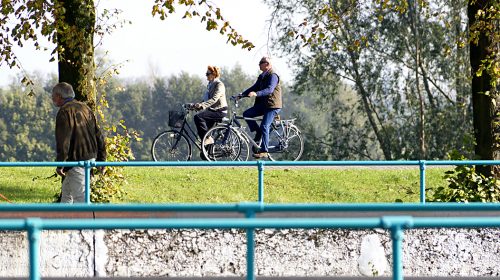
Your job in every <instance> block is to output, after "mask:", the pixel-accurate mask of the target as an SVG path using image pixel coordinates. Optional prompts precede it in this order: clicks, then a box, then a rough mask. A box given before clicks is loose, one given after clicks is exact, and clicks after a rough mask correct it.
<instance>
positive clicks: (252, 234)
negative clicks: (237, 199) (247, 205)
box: [245, 210, 255, 280]
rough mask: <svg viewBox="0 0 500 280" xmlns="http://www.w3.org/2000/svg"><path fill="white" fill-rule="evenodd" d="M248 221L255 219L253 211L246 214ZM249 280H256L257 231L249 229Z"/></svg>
mask: <svg viewBox="0 0 500 280" xmlns="http://www.w3.org/2000/svg"><path fill="white" fill-rule="evenodd" d="M245 217H246V218H247V219H252V218H254V217H255V212H254V211H253V210H248V211H247V212H246V213H245ZM247 280H255V229H254V228H248V229H247Z"/></svg>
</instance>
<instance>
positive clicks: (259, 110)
mask: <svg viewBox="0 0 500 280" xmlns="http://www.w3.org/2000/svg"><path fill="white" fill-rule="evenodd" d="M280 111H281V109H270V108H264V107H251V108H248V109H247V110H246V111H245V112H243V117H246V118H255V117H259V116H263V117H262V122H261V123H260V127H259V125H258V124H257V122H256V121H253V120H247V121H246V122H247V124H248V128H249V129H250V131H257V135H258V133H260V135H261V137H262V142H261V144H260V152H267V151H268V150H269V149H268V146H269V129H270V128H271V124H272V122H273V120H274V117H275V116H276V115H277V114H278V113H279V112H280Z"/></svg>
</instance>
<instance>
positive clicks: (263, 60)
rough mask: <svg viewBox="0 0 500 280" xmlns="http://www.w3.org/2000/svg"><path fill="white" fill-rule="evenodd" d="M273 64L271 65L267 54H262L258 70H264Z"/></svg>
mask: <svg viewBox="0 0 500 280" xmlns="http://www.w3.org/2000/svg"><path fill="white" fill-rule="evenodd" d="M272 67H273V66H272V65H271V59H270V58H269V57H267V56H264V57H262V58H261V59H260V61H259V68H260V71H262V72H265V71H267V70H269V69H271V68H272Z"/></svg>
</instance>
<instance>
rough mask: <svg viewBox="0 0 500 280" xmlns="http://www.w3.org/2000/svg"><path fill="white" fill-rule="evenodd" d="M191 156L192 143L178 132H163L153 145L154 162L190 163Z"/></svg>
mask: <svg viewBox="0 0 500 280" xmlns="http://www.w3.org/2000/svg"><path fill="white" fill-rule="evenodd" d="M191 155H192V150H191V143H189V140H188V139H187V137H186V136H184V135H183V134H182V133H180V132H179V131H176V130H167V131H163V132H161V133H160V134H158V135H157V136H156V137H155V139H154V140H153V144H152V145H151V156H152V157H153V160H154V161H188V160H190V159H191Z"/></svg>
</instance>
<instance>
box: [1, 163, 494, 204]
mask: <svg viewBox="0 0 500 280" xmlns="http://www.w3.org/2000/svg"><path fill="white" fill-rule="evenodd" d="M445 165H455V166H456V165H500V161H498V160H463V161H458V160H439V161H437V160H429V161H426V160H408V161H397V160H388V161H377V160H375V161H244V162H240V161H218V162H206V161H185V162H170V161H127V162H101V161H98V162H96V161H75V162H67V161H65V162H0V167H16V166H18V167H35V166H40V167H41V166H45V167H50V166H61V167H74V166H79V167H84V168H85V203H87V204H90V203H91V202H90V169H91V168H92V167H100V166H136V167H138V166H142V167H147V166H150V167H154V166H172V167H174V166H177V167H183V166H184V167H197V166H256V167H257V169H258V200H257V201H258V202H259V203H264V167H265V166H418V167H419V169H420V203H422V204H425V169H426V167H427V166H445Z"/></svg>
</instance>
